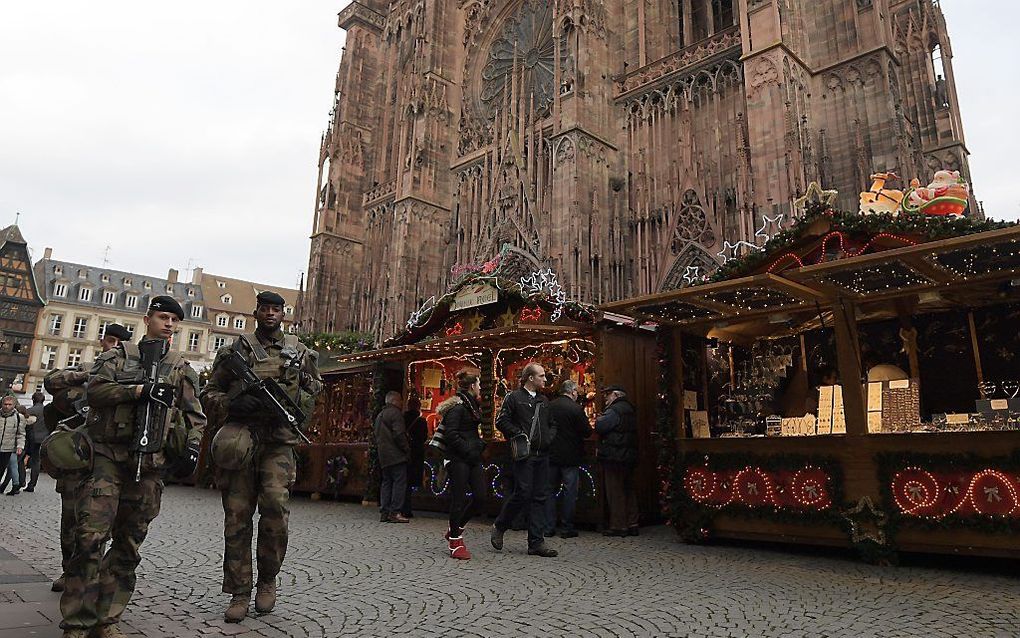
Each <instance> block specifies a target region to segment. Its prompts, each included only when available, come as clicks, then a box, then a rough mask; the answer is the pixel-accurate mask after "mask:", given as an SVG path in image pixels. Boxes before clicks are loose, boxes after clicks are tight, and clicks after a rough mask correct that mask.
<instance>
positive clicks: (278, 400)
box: [220, 339, 312, 445]
mask: <svg viewBox="0 0 1020 638" xmlns="http://www.w3.org/2000/svg"><path fill="white" fill-rule="evenodd" d="M244 341H245V343H246V344H247V345H248V346H249V348H251V349H252V351H253V352H252V354H254V355H255V357H256V358H259V355H260V353H259V352H258V350H257V349H256V347H255V346H258V349H260V350H262V352H261V354H262V355H265V350H264V349H262V347H261V345H260V344H257V343H256V344H252V343H251V342H250V341H249V340H247V339H245V340H244ZM220 364H221V365H222V366H223V367H224V368H226V369H227V371H228V372H230V373H231V374H232V375H234V377H235V378H236V379H237V380H238V381H240V382H241V392H240V394H250V395H251V396H253V397H255V398H257V399H258V400H259V401H261V402H262V405H264V406H265V407H267V408H269V410H270V411H271V412H272V413H273V415H274V416H276V418H277V420H278V421H279V422H281V423H283V424H284V425H286V426H287V427H289V428H291V429H293V430H294V433H295V434H297V435H298V436H299V437H301V440H302V441H304V442H305V443H308V444H309V445H310V444H311V443H312V441H311V439H309V438H308V436H307V435H306V434H305V433H304V431H303V430H302V429H301V425H302V424H303V423H304V422H305V418H306V417H305V413H304V412H302V411H301V408H300V407H298V404H297V403H296V402H295V401H294V399H292V398H291V397H290V395H289V394H287V392H286V391H285V390H284V389H283V388H281V387H280V384H279V383H277V382H276V379H273V378H266V379H260V378H259V377H258V375H257V374H255V371H254V370H252V369H251V366H249V365H248V362H247V361H245V359H244V357H243V356H242V355H241V353H240V352H238V351H237V350H231V351H230V354H228V355H227V356H226V357H224V358H223V359H222V360H221V363H220ZM240 394H239V395H238V396H240Z"/></svg>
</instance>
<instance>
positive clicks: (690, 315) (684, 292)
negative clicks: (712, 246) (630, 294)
mask: <svg viewBox="0 0 1020 638" xmlns="http://www.w3.org/2000/svg"><path fill="white" fill-rule="evenodd" d="M773 263H775V262H773ZM1018 273H1020V226H1013V227H1009V228H1002V229H998V230H992V231H987V232H982V233H975V234H971V235H965V236H962V237H954V238H951V239H942V240H938V241H931V242H923V243H917V244H915V245H911V246H906V247H903V248H894V249H890V250H883V251H881V252H877V253H870V254H864V255H859V256H856V257H847V258H844V259H839V260H835V261H826V262H822V263H819V264H815V265H809V266H803V267H800V268H791V269H789V270H784V271H783V272H781V273H778V274H777V273H763V274H757V275H751V276H746V277H740V278H737V279H728V280H724V281H719V282H714V283H709V284H703V285H697V286H689V287H685V288H681V289H679V290H671V291H667V292H661V293H657V294H653V295H646V296H643V297H636V298H632V299H624V300H622V301H617V302H613V303H609V304H605V305H604V306H603V307H602V309H603V310H605V311H610V312H626V313H628V314H631V315H635V316H637V317H639V318H641V319H645V320H650V321H655V322H656V323H665V324H673V325H697V324H718V323H727V324H729V325H733V324H734V323H736V322H758V323H761V322H763V321H764V322H766V323H767V317H766V316H767V315H775V314H777V313H781V314H789V315H791V316H794V315H797V314H817V313H818V311H819V310H821V309H822V308H828V307H831V305H832V303H833V302H834V301H835V300H836V299H837V298H840V297H843V298H849V299H854V300H856V301H858V302H861V303H872V302H880V301H893V300H896V299H902V298H904V297H908V296H914V295H925V294H926V293H927V294H928V296H929V297H932V298H936V299H938V300H939V301H940V302H941V303H944V304H946V305H968V304H971V303H976V302H979V301H980V300H981V299H984V300H985V302H986V303H987V301H988V300H990V296H993V295H994V291H995V287H996V286H998V285H999V284H1001V283H1002V282H1003V281H1004V280H1012V279H1014V278H1016V277H1017V276H1018Z"/></svg>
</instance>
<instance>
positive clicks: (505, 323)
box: [499, 310, 517, 328]
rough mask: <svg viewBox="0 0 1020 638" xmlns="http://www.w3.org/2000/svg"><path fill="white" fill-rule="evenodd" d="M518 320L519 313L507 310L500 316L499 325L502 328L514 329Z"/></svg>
mask: <svg viewBox="0 0 1020 638" xmlns="http://www.w3.org/2000/svg"><path fill="white" fill-rule="evenodd" d="M516 320H517V313H515V312H514V311H513V310H507V311H506V312H504V313H503V314H501V315H500V316H499V325H500V327H501V328H510V327H513V325H514V321H516Z"/></svg>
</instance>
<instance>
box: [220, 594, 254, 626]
mask: <svg viewBox="0 0 1020 638" xmlns="http://www.w3.org/2000/svg"><path fill="white" fill-rule="evenodd" d="M250 600H251V592H248V593H247V594H234V597H233V598H231V599H230V605H228V606H227V611H225V612H223V620H225V621H227V622H241V621H242V620H244V617H245V616H247V615H248V602H249V601H250Z"/></svg>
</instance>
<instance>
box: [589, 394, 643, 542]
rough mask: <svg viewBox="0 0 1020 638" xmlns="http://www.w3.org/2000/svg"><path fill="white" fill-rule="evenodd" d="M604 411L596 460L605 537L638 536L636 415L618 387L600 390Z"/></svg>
mask: <svg viewBox="0 0 1020 638" xmlns="http://www.w3.org/2000/svg"><path fill="white" fill-rule="evenodd" d="M602 393H603V394H604V396H605V398H606V409H605V412H603V413H602V416H600V417H599V418H598V419H596V421H595V431H596V432H598V434H599V446H598V453H597V456H598V460H599V463H600V464H601V466H602V481H603V489H604V492H603V493H604V494H605V495H606V509H607V510H608V511H607V513H606V514H607V516H606V518H607V526H606V529H605V531H603V532H602V533H603V534H605V535H606V536H628V535H630V536H637V535H638V508H637V494H636V492H635V491H634V467H635V466H636V465H637V460H638V449H637V412H636V410H635V409H634V405H633V404H632V403H631V402H630V400H629V399H628V398H627V393H626V392H625V391H624V389H623V388H622V387H620V386H618V385H611V386H608V387H606V388H604V389H603V390H602Z"/></svg>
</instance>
